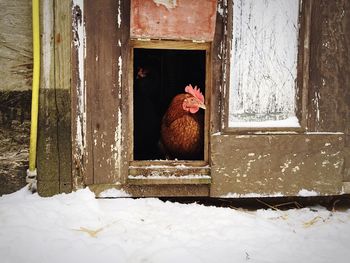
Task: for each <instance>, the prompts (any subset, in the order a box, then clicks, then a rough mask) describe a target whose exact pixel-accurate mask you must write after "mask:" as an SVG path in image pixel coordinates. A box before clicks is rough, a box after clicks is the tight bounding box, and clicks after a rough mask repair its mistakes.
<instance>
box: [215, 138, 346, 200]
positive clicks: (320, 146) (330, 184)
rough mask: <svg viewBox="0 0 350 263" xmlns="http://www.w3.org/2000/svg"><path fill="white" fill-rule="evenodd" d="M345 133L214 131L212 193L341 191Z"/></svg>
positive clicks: (269, 193)
mask: <svg viewBox="0 0 350 263" xmlns="http://www.w3.org/2000/svg"><path fill="white" fill-rule="evenodd" d="M344 139H345V138H344V135H343V134H323V135H322V134H312V135H311V134H305V135H297V134H296V135H217V136H212V140H211V141H212V170H211V175H212V185H211V196H215V197H219V196H222V197H238V196H241V197H244V196H251V195H252V194H255V195H256V196H276V195H280V196H295V195H300V191H301V190H303V189H305V190H308V191H312V192H311V193H313V194H317V195H332V194H333V195H336V194H341V193H342V180H343V174H342V173H343V168H344Z"/></svg>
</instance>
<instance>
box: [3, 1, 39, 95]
mask: <svg viewBox="0 0 350 263" xmlns="http://www.w3.org/2000/svg"><path fill="white" fill-rule="evenodd" d="M31 16H32V10H31V3H30V1H28V0H13V1H7V0H0V65H1V66H0V76H1V84H0V90H7V91H9V90H11V91H14V90H23V91H24V90H28V89H30V88H31V84H32V81H31V80H32V69H33V54H32V52H33V49H32V27H31V25H32V18H31Z"/></svg>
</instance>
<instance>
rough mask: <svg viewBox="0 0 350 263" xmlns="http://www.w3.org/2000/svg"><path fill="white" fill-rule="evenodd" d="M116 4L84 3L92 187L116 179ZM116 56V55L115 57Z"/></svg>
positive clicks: (113, 2) (106, 0) (114, 2)
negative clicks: (114, 148) (113, 150)
mask: <svg viewBox="0 0 350 263" xmlns="http://www.w3.org/2000/svg"><path fill="white" fill-rule="evenodd" d="M117 8H118V7H117V2H116V1H109V0H105V1H102V2H101V1H100V2H98V3H97V2H91V1H87V2H86V6H85V11H86V13H85V15H86V20H85V21H86V22H85V23H86V37H87V49H86V90H87V98H88V101H87V107H88V108H89V111H88V115H89V116H90V118H91V119H90V121H91V123H89V122H88V125H89V127H88V133H87V137H88V140H87V143H88V144H91V145H92V151H91V152H89V154H91V155H92V166H93V168H92V174H93V182H94V183H108V182H113V181H115V179H116V171H115V165H116V163H115V162H116V160H115V159H114V158H113V156H112V149H113V147H114V141H115V136H114V134H115V131H116V127H117V125H118V123H117V117H118V107H119V103H118V99H119V98H118V90H117V78H118V75H117V72H118V55H119V54H120V50H119V52H118V49H117V43H118V42H117V36H116V28H117V19H116V15H117V10H118V9H117ZM118 53H119V54H118Z"/></svg>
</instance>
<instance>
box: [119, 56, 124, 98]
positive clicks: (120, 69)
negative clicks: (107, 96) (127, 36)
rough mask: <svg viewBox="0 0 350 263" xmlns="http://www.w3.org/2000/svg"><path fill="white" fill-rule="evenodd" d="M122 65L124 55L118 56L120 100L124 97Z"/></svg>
mask: <svg viewBox="0 0 350 263" xmlns="http://www.w3.org/2000/svg"><path fill="white" fill-rule="evenodd" d="M122 66H123V60H122V57H121V56H119V57H118V98H119V100H120V99H121V97H122Z"/></svg>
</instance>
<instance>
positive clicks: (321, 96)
mask: <svg viewBox="0 0 350 263" xmlns="http://www.w3.org/2000/svg"><path fill="white" fill-rule="evenodd" d="M313 6H314V10H313V12H312V14H313V15H312V27H311V38H310V41H311V48H310V50H311V53H310V86H309V101H308V104H309V114H308V127H309V130H310V131H321V132H323V131H342V132H344V133H345V135H346V141H345V144H346V147H347V148H346V153H345V154H346V157H345V166H344V171H345V172H344V173H345V174H344V180H345V181H350V88H349V86H350V2H349V1H347V0H336V1H332V3H330V2H329V1H326V0H314V5H313Z"/></svg>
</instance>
